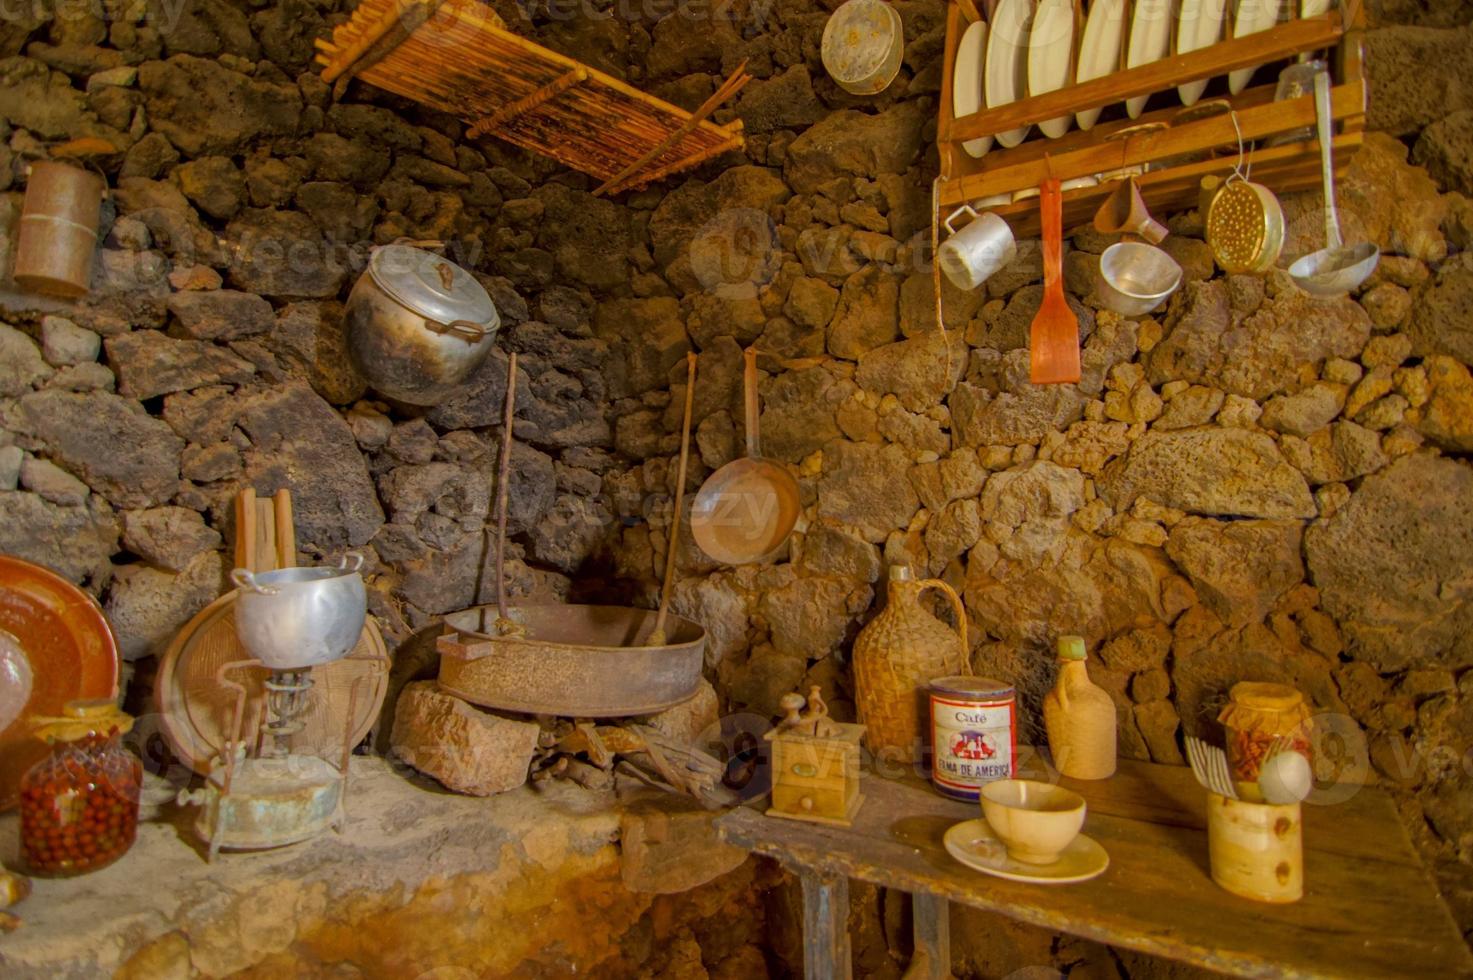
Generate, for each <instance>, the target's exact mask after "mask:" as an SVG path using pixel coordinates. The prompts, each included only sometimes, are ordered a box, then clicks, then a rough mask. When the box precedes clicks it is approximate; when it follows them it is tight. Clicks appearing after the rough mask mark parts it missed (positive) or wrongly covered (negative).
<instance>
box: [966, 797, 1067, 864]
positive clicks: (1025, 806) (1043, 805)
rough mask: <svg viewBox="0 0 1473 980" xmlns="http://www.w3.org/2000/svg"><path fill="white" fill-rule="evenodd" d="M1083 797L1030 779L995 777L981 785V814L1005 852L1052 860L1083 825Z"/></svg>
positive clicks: (1028, 859) (1028, 861)
mask: <svg viewBox="0 0 1473 980" xmlns="http://www.w3.org/2000/svg"><path fill="white" fill-rule="evenodd" d="M1084 811H1085V806H1084V797H1082V796H1080V795H1079V794H1078V793H1071V792H1070V791H1069V790H1067V789H1064V788H1063V787H1060V786H1053V785H1051V784H1049V783H1040V782H1037V781H1035V780H1032V779H998V780H995V781H993V782H990V783H988V784H986V785H985V786H983V787H982V815H983V816H985V817H986V818H987V823H988V824H989V825H990V826H991V827H992V830H993V833H995V834H997V836H998V838H999V839H1001V840H1002V842H1003V844H1004V845H1006V846H1007V849H1008V856H1009V857H1011V858H1014V859H1015V860H1018V861H1022V862H1024V863H1025V864H1052V863H1054V862H1055V861H1057V860H1058V859H1059V854H1060V852H1062V851H1063V850H1064V848H1066V847H1068V846H1069V842H1070V841H1072V840H1073V839H1074V838H1075V837H1077V836H1079V829H1080V828H1081V827H1083V826H1084Z"/></svg>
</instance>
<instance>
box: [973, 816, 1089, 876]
mask: <svg viewBox="0 0 1473 980" xmlns="http://www.w3.org/2000/svg"><path fill="white" fill-rule="evenodd" d="M944 843H945V844H946V851H947V853H948V854H950V855H951V856H952V857H954V858H956V859H957V860H958V861H960V862H961V863H962V864H965V865H966V866H967V867H969V868H972V869H974V870H976V871H980V872H982V873H983V874H989V875H996V876H997V877H999V878H1006V879H1008V880H1009V881H1027V882H1032V883H1033V884H1036V885H1069V884H1073V883H1075V882H1079V881H1088V880H1089V879H1091V878H1094V877H1097V876H1099V875H1101V874H1103V873H1104V871H1105V869H1106V868H1108V867H1109V866H1110V855H1108V854H1106V853H1105V849H1104V848H1103V847H1101V846H1100V844H1099V842H1098V841H1096V840H1095V839H1094V838H1093V837H1087V836H1085V835H1084V834H1080V835H1079V836H1078V837H1076V838H1074V840H1072V841H1070V843H1069V846H1068V847H1066V848H1064V853H1063V854H1060V855H1059V859H1058V860H1057V861H1055V862H1054V863H1053V864H1025V863H1024V862H1022V861H1017V860H1014V859H1013V858H1010V857H1008V852H1007V848H1005V847H1003V844H1002V841H1000V840H998V839H997V835H996V834H994V833H993V832H992V828H991V827H989V826H988V825H987V821H986V820H982V819H977V820H966V821H963V822H962V823H959V824H957V825H956V826H955V827H952V828H951V829H950V830H948V831H947V832H946V837H945V838H944Z"/></svg>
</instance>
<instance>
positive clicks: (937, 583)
mask: <svg viewBox="0 0 1473 980" xmlns="http://www.w3.org/2000/svg"><path fill="white" fill-rule="evenodd" d="M921 589H922V591H924V590H926V589H940V590H941V591H942V592H945V593H946V598H947V600H948V601H950V602H951V608H952V609H954V610H956V631H957V633H959V634H961V638H962V653H964V654H966V655H967V656H968V657H970V656H971V654H972V648H971V647H970V646H968V645H967V607H966V606H964V605H962V597H961V596H959V595H957V594H956V589H953V588H952V587H951V586H949V585H947V584H946V583H945V582H943V581H941V579H939V578H928V579H926V580H925V581H923V582H921Z"/></svg>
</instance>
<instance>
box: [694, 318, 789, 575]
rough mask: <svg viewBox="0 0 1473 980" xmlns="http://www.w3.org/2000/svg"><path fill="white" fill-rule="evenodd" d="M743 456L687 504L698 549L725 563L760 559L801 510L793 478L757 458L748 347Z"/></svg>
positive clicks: (753, 362) (752, 360) (753, 374)
mask: <svg viewBox="0 0 1473 980" xmlns="http://www.w3.org/2000/svg"><path fill="white" fill-rule="evenodd" d="M742 378H743V388H744V395H745V408H746V423H747V455H746V458H745V459H738V460H733V461H732V462H730V463H727V464H726V465H725V466H723V467H721V469H719V470H717V471H716V472H715V473H712V474H711V476H710V477H708V478H707V480H706V482H705V483H704V484H702V485H701V489H700V492H699V493H697V494H696V499H695V502H694V504H693V505H692V507H691V517H690V530H691V536H692V537H693V538H695V541H696V544H698V545H700V548H701V550H702V551H704V552H705V553H706V554H707V555H709V556H711V557H712V558H714V559H715V560H716V561H719V562H721V563H723V564H726V565H745V564H747V563H749V562H755V561H761V560H762V559H764V558H766V557H768V556H769V555H771V554H772V553H773V552H775V551H777V550H778V549H779V548H781V547H782V545H783V542H785V541H787V539H788V535H789V534H791V533H792V531H793V525H794V524H796V523H797V522H798V512H799V510H800V509H801V507H800V504H799V500H798V482H797V481H796V480H794V479H793V477H792V474H790V473H789V472H788V471H787V470H786V469H785V468H784V467H783V466H782V465H781V464H780V463H777V462H776V461H774V460H770V459H763V458H762V443H761V437H760V435H759V433H758V430H757V349H756V348H755V347H749V348H747V352H746V368H745V370H744V372H743V375H742Z"/></svg>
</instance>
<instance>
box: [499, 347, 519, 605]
mask: <svg viewBox="0 0 1473 980" xmlns="http://www.w3.org/2000/svg"><path fill="white" fill-rule="evenodd" d="M516 407H517V352H516V351H512V352H511V353H510V354H509V355H507V364H506V411H505V412H504V413H503V415H502V419H501V459H500V460H498V461H497V462H498V464H499V466H498V470H497V477H496V611H497V613H498V614H499V618H498V620H497V629H498V630H500V629H502V625H501V624H503V623H510V622H511V617H510V616H508V615H507V612H506V499H507V486H506V485H507V482H508V481H509V480H510V479H511V447H512V441H511V429H512V415H513V414H514V413H515V412H516Z"/></svg>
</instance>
